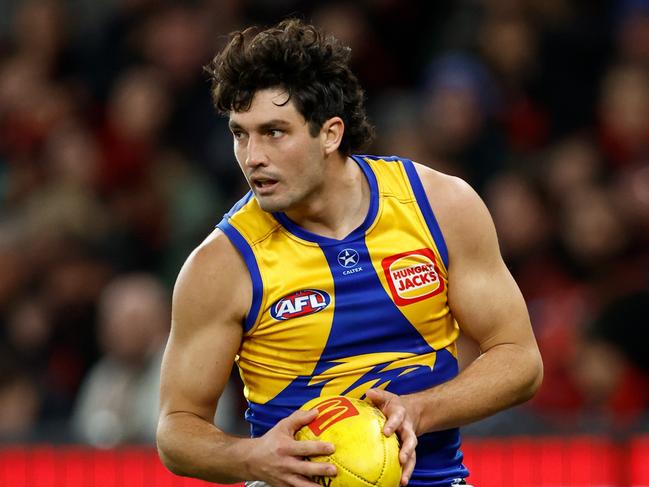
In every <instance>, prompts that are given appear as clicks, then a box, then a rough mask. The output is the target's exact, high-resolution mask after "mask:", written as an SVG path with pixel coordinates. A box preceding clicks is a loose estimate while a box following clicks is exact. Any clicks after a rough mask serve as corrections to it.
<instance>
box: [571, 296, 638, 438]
mask: <svg viewBox="0 0 649 487" xmlns="http://www.w3.org/2000/svg"><path fill="white" fill-rule="evenodd" d="M647 323H649V291H639V292H634V293H632V294H628V295H624V296H621V297H619V298H617V299H614V300H613V301H612V302H611V303H609V304H608V305H607V306H605V307H604V309H603V310H602V311H601V312H600V313H599V314H598V316H597V317H596V318H595V320H593V322H592V323H591V324H590V325H589V326H588V327H587V328H586V329H585V330H584V337H583V340H581V343H580V344H579V345H578V350H577V353H576V354H575V357H574V362H573V366H572V369H571V376H572V377H573V378H574V381H575V383H576V385H577V388H578V390H579V393H580V395H581V397H582V412H581V417H580V421H581V422H582V423H583V427H586V428H587V430H588V431H593V429H594V428H599V429H604V430H605V431H606V430H611V429H612V430H629V431H633V429H634V428H635V427H637V426H638V424H639V423H640V421H641V420H642V419H646V417H647V416H649V357H648V356H647V353H646V350H645V344H646V343H647V340H648V339H649V333H648V332H647V326H646V325H647Z"/></svg>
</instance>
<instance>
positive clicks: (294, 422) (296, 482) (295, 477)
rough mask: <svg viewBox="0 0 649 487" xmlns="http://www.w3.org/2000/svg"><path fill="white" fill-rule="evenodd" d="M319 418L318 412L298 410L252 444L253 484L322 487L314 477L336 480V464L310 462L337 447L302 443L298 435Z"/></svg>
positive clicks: (250, 452)
mask: <svg viewBox="0 0 649 487" xmlns="http://www.w3.org/2000/svg"><path fill="white" fill-rule="evenodd" d="M317 416H318V411H317V410H315V409H312V410H310V411H301V410H297V411H295V412H294V413H293V414H291V415H290V416H287V417H286V418H284V419H283V420H281V421H280V422H278V423H277V424H276V425H275V426H274V427H273V428H271V429H270V430H268V432H267V433H266V434H265V435H263V436H261V437H259V438H256V439H255V440H253V441H252V442H251V445H252V447H251V450H250V451H249V457H248V464H249V466H250V472H251V474H252V475H253V478H251V480H263V481H264V482H266V483H267V484H270V485H272V486H273V487H319V486H318V484H316V483H315V482H313V481H312V480H311V477H318V476H320V477H335V476H336V467H335V465H333V464H332V463H320V462H310V461H309V460H307V459H305V457H309V456H318V455H330V454H332V453H333V452H334V448H335V447H334V445H333V444H332V443H329V442H325V441H298V440H296V439H295V438H294V436H295V433H296V432H297V430H299V429H300V428H301V427H302V426H305V425H307V424H309V423H310V422H311V421H313V420H314V419H315V418H316V417H317Z"/></svg>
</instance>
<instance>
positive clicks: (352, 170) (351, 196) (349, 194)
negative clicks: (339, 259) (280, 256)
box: [286, 157, 370, 240]
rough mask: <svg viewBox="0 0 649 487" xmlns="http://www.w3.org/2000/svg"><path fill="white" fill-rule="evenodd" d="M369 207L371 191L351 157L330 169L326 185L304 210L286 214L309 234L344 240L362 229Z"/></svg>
mask: <svg viewBox="0 0 649 487" xmlns="http://www.w3.org/2000/svg"><path fill="white" fill-rule="evenodd" d="M369 206H370V187H369V184H368V182H367V179H366V177H365V175H364V174H363V171H362V169H361V168H360V166H359V165H358V164H357V163H356V162H355V161H354V160H353V159H352V158H351V157H340V158H336V159H334V160H332V161H331V164H328V165H327V170H326V175H325V178H324V180H323V184H322V185H321V187H320V188H319V189H318V191H317V192H316V193H314V194H313V195H311V197H310V198H309V199H308V201H306V202H305V204H304V205H303V206H301V207H300V208H298V209H295V210H289V211H287V212H286V214H287V216H288V217H289V218H290V219H291V220H293V221H294V222H295V223H297V224H298V225H300V226H301V227H302V228H304V229H305V230H308V231H309V232H312V233H315V234H318V235H321V236H323V237H328V238H334V239H337V240H341V239H343V238H345V237H346V236H347V235H349V234H350V233H351V232H352V231H354V230H355V229H356V228H357V227H358V226H360V225H361V224H362V223H363V221H364V220H365V217H366V216H367V212H368V210H369Z"/></svg>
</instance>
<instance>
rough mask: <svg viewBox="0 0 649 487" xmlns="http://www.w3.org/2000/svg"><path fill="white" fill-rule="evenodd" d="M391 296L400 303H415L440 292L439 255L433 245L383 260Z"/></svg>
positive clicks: (400, 304) (441, 286) (441, 282)
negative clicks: (429, 247) (434, 250)
mask: <svg viewBox="0 0 649 487" xmlns="http://www.w3.org/2000/svg"><path fill="white" fill-rule="evenodd" d="M381 265H382V266H383V272H385V278H386V279H387V281H388V285H389V286H390V291H391V292H392V298H393V299H394V302H395V303H396V304H397V305H399V306H405V305H407V304H411V303H416V302H417V301H421V300H422V299H427V298H429V297H431V296H435V295H436V294H439V293H441V292H442V291H443V290H444V281H443V280H442V279H441V278H440V272H439V267H438V266H437V259H436V258H435V254H434V252H433V251H432V250H431V249H419V250H411V251H409V252H402V253H401V254H396V255H391V256H390V257H386V258H385V259H383V261H382V262H381Z"/></svg>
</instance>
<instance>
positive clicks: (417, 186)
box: [401, 159, 448, 269]
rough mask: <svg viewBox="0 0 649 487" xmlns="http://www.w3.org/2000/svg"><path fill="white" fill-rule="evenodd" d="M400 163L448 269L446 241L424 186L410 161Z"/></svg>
mask: <svg viewBox="0 0 649 487" xmlns="http://www.w3.org/2000/svg"><path fill="white" fill-rule="evenodd" d="M401 162H402V163H403V167H404V168H405V170H406V174H407V175H408V179H409V180H410V186H411V187H412V190H413V192H414V193H415V198H417V203H418V204H419V209H420V210H421V213H422V214H423V215H424V220H426V224H427V225H428V230H430V233H431V235H432V236H433V239H434V240H435V245H437V250H439V254H440V255H441V256H442V261H443V262H444V266H446V268H447V269H448V249H447V248H446V241H445V240H444V235H442V229H441V228H439V223H437V219H436V218H435V213H433V209H432V208H431V206H430V202H429V201H428V196H426V191H425V190H424V186H423V185H422V184H421V179H419V174H417V170H416V169H415V165H414V164H413V162H412V161H409V160H408V159H401Z"/></svg>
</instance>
